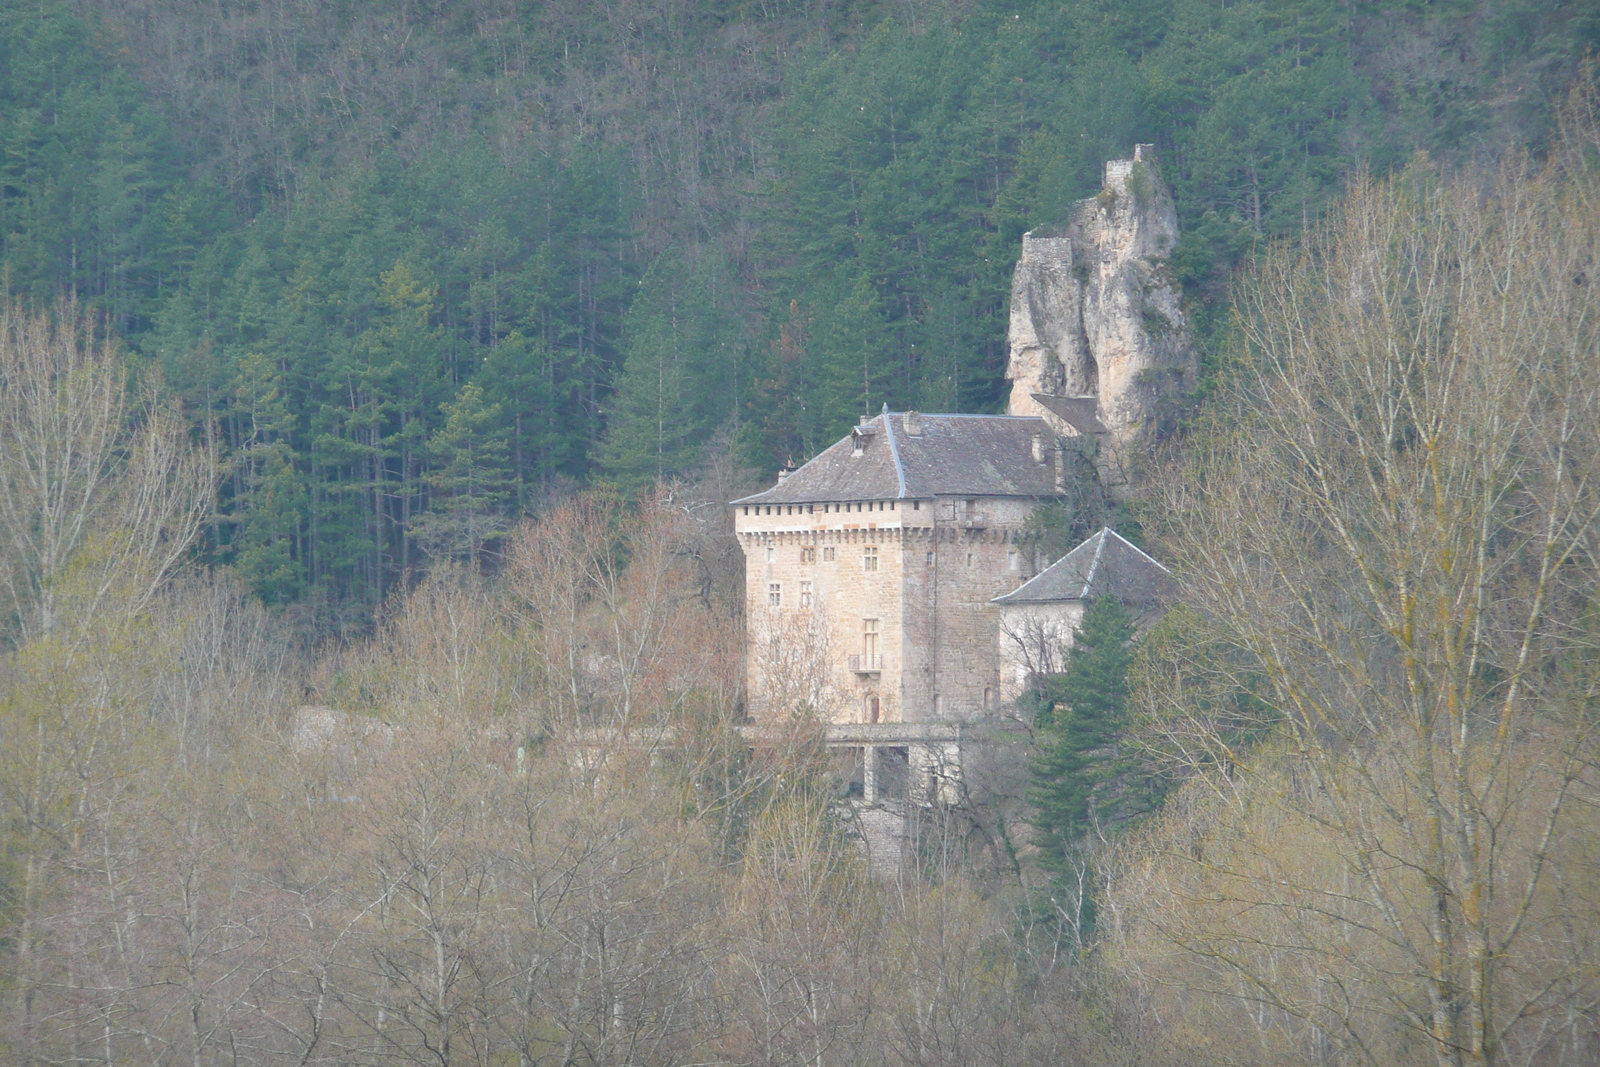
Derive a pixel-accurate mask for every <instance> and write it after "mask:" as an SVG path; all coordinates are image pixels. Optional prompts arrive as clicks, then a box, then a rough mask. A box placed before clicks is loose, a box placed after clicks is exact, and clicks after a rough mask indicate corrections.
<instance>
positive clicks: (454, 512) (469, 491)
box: [412, 382, 512, 560]
mask: <svg viewBox="0 0 1600 1067" xmlns="http://www.w3.org/2000/svg"><path fill="white" fill-rule="evenodd" d="M444 416H445V422H444V425H443V426H441V427H439V429H438V430H436V431H434V433H433V436H432V437H430V438H429V439H428V452H429V454H430V455H431V456H432V458H433V463H434V466H433V468H432V469H431V470H430V471H429V472H428V474H427V475H426V476H425V477H424V479H423V480H424V481H425V482H426V483H427V485H428V489H429V491H430V493H431V495H432V501H431V503H432V506H431V507H430V509H429V510H428V511H427V512H425V513H424V514H422V515H419V516H418V517H417V518H416V519H415V520H414V521H413V522H412V536H414V537H415V538H416V539H417V540H418V541H419V542H420V543H421V544H422V546H423V548H424V550H425V551H427V552H428V554H429V555H431V556H433V557H434V558H436V559H440V558H453V559H462V560H471V559H474V558H476V557H477V556H478V554H479V553H481V552H482V551H483V550H484V548H485V547H486V546H488V545H490V544H492V543H494V542H495V541H497V540H499V539H500V538H501V537H503V536H504V535H505V530H506V526H507V511H508V509H509V506H510V503H511V485H512V473H511V471H510V469H509V461H508V458H507V447H506V437H507V433H506V431H505V429H504V428H503V427H500V421H501V420H500V405H498V404H488V403H485V401H484V393H483V387H482V386H480V385H478V384H477V383H476V382H468V383H467V384H466V385H464V386H462V387H461V392H460V393H459V394H457V396H456V398H455V399H454V400H452V401H450V402H449V403H447V404H445V405H444Z"/></svg>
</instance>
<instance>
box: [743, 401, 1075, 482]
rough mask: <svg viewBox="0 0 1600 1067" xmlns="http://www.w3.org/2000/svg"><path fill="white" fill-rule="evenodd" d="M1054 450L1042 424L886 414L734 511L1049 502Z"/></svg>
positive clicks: (1008, 418) (1016, 418)
mask: <svg viewBox="0 0 1600 1067" xmlns="http://www.w3.org/2000/svg"><path fill="white" fill-rule="evenodd" d="M1035 438H1038V439H1039V444H1038V446H1037V448H1036V446H1035ZM1054 445H1055V436H1054V435H1053V434H1052V433H1051V432H1050V428H1049V427H1048V426H1046V425H1045V422H1044V420H1043V419H1040V418H1034V417H1032V416H1021V415H926V414H919V413H917V412H890V411H885V412H883V413H882V414H879V415H875V416H873V417H872V418H871V419H867V420H864V421H863V422H862V423H861V424H860V425H859V426H857V427H855V428H854V429H853V430H851V432H850V435H849V436H847V437H844V438H842V439H840V440H839V441H837V442H835V443H834V444H832V445H830V446H829V447H828V448H825V449H823V450H822V451H821V452H819V453H818V454H817V455H816V456H814V457H812V459H811V460H810V461H808V462H807V463H806V464H805V465H804V466H803V467H801V468H800V469H799V470H797V471H795V472H794V473H793V474H790V475H789V476H788V477H787V478H784V479H783V480H781V481H780V482H778V484H777V485H775V486H773V487H772V488H771V489H768V490H766V491H765V492H761V493H756V494H754V495H753V496H747V497H742V498H741V499H739V500H735V501H733V503H735V504H806V503H821V502H822V501H833V500H837V501H851V500H928V499H931V498H933V497H936V496H1016V497H1029V498H1035V499H1038V498H1045V497H1054V496H1056V495H1057V492H1056V475H1055V468H1054V466H1053V463H1052V456H1051V449H1053V448H1054ZM1036 456H1037V457H1039V458H1035V457H1036Z"/></svg>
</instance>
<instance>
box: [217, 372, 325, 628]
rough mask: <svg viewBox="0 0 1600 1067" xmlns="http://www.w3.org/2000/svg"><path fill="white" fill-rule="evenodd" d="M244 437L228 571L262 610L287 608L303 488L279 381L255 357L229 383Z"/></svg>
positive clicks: (297, 580)
mask: <svg viewBox="0 0 1600 1067" xmlns="http://www.w3.org/2000/svg"><path fill="white" fill-rule="evenodd" d="M235 395H236V397H237V411H238V412H239V414H240V417H241V419H240V421H241V423H242V426H241V430H242V431H243V436H242V440H241V441H240V443H239V448H238V451H237V452H236V453H235V454H234V458H233V466H234V472H235V474H236V476H237V484H238V491H237V496H236V497H235V500H234V522H235V533H234V539H233V550H234V566H235V567H237V568H238V571H239V576H240V577H241V578H243V579H244V582H245V584H246V585H248V586H249V587H250V588H251V589H252V590H254V591H255V593H256V595H258V596H260V597H261V599H262V600H264V601H266V602H267V603H268V604H286V603H288V602H289V601H291V600H294V599H295V598H296V597H298V596H299V595H300V593H301V592H302V591H303V589H304V568H303V567H302V565H301V563H300V561H299V559H297V558H296V554H295V545H296V542H297V541H298V539H299V537H300V535H301V530H302V526H303V524H304V521H305V511H306V504H307V496H306V488H305V482H304V479H303V478H302V476H301V474H300V472H299V471H298V470H296V469H295V463H294V461H295V454H294V448H293V446H292V445H291V444H290V440H291V439H292V437H293V434H294V429H295V419H294V416H293V415H292V414H291V413H290V412H289V408H288V404H287V402H286V400H285V398H284V391H283V381H282V374H281V372H280V371H279V369H278V368H277V367H275V366H274V365H273V363H272V360H271V359H269V358H268V357H267V356H265V355H263V354H262V353H260V352H250V353H247V354H246V355H245V356H244V357H243V358H242V359H241V360H240V361H239V369H238V375H237V381H236V383H235Z"/></svg>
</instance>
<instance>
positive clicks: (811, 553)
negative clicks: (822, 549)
mask: <svg viewBox="0 0 1600 1067" xmlns="http://www.w3.org/2000/svg"><path fill="white" fill-rule="evenodd" d="M816 561H817V548H816V546H815V545H806V546H805V547H804V548H802V549H800V562H801V563H815V562H816Z"/></svg>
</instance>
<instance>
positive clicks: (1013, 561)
mask: <svg viewBox="0 0 1600 1067" xmlns="http://www.w3.org/2000/svg"><path fill="white" fill-rule="evenodd" d="M1006 566H1007V567H1008V568H1009V569H1011V570H1016V569H1017V550H1016V549H1014V548H1012V549H1007V550H1006Z"/></svg>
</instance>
